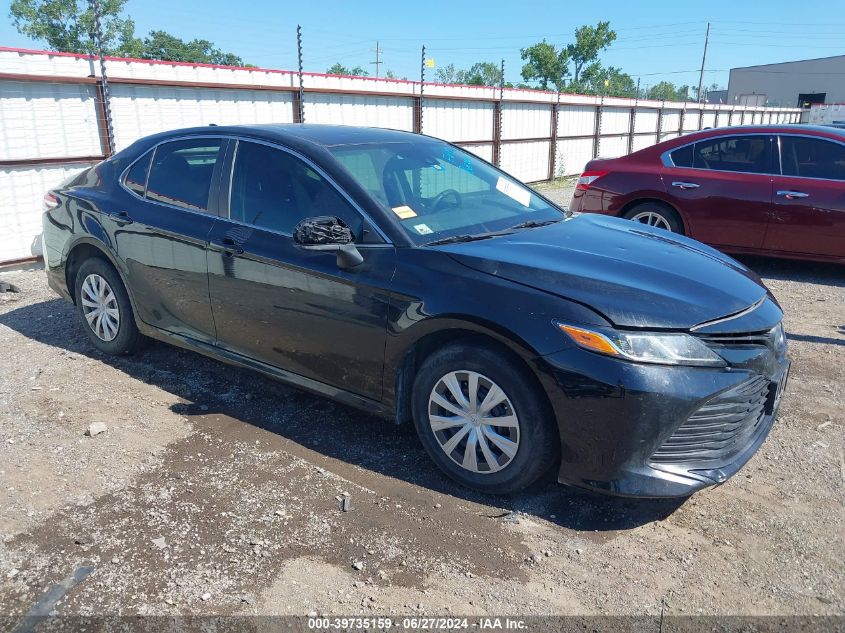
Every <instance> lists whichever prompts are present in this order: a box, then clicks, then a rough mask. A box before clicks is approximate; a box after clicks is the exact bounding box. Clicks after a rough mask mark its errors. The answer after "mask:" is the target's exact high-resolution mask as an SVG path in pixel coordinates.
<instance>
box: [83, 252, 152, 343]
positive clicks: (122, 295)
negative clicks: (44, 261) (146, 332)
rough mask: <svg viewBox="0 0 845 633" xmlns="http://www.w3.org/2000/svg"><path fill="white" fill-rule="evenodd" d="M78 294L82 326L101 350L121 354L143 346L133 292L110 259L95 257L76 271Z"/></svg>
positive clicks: (87, 260) (86, 261)
mask: <svg viewBox="0 0 845 633" xmlns="http://www.w3.org/2000/svg"><path fill="white" fill-rule="evenodd" d="M74 297H75V299H76V309H77V312H79V317H80V319H81V320H82V327H83V328H84V329H85V333H86V334H88V338H89V339H91V342H92V343H93V344H94V347H96V348H97V349H98V350H100V351H101V352H104V353H106V354H111V355H115V356H117V355H122V354H132V353H134V352H136V351H138V350H139V349H140V348H141V347H142V346H143V342H144V337H143V335H142V334H141V333H140V332H139V331H138V327H137V326H136V325H135V316H134V314H133V313H132V304H131V303H130V302H129V295H128V294H127V293H126V288H125V287H124V285H123V282H122V281H121V279H120V276H119V275H118V274H117V271H116V270H115V269H114V267H113V266H112V265H111V264H109V263H108V262H107V261H105V260H103V259H100V258H99V257H93V258H91V259H86V260H85V261H84V262H82V265H81V266H80V267H79V271H78V272H77V273H76V281H75V284H74ZM103 306H104V307H105V308H106V310H105V312H104V311H103V309H102V307H103ZM98 311H99V315H100V316H99V318H98V316H97V312H98ZM92 314H93V315H94V316H91V315H92Z"/></svg>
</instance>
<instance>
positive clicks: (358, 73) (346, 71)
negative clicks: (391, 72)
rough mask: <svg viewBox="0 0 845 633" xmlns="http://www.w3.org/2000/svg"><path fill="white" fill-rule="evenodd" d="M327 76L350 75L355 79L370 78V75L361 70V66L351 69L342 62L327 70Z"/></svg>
mask: <svg viewBox="0 0 845 633" xmlns="http://www.w3.org/2000/svg"><path fill="white" fill-rule="evenodd" d="M326 74H327V75H349V76H354V77H368V76H369V75H370V73H368V72H367V71H366V70H364V69H363V68H361V66H354V67H352V68H349V67H347V66H344V65H343V64H341V63H340V62H335V63H334V64H332V65H331V66H329V68H328V69H327V70H326Z"/></svg>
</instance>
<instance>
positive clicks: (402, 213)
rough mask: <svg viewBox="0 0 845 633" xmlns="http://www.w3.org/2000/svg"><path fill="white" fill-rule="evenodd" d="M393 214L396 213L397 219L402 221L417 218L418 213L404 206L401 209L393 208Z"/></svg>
mask: <svg viewBox="0 0 845 633" xmlns="http://www.w3.org/2000/svg"><path fill="white" fill-rule="evenodd" d="M393 213H395V214H396V217H398V218H399V219H400V220H410V219H411V218H415V217H417V212H416V211H414V210H413V209H412V208H411V207H409V206H407V205H404V204H403V205H402V206H399V207H393Z"/></svg>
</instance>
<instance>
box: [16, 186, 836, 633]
mask: <svg viewBox="0 0 845 633" xmlns="http://www.w3.org/2000/svg"><path fill="white" fill-rule="evenodd" d="M570 190H571V188H570ZM553 193H554V195H555V196H556V199H557V200H559V201H562V202H563V203H565V202H566V200H568V198H566V196H567V194H566V193H565V192H564V193H561V192H553ZM744 261H746V263H748V264H749V265H750V266H751V267H752V268H754V269H755V270H757V271H758V272H759V273H760V274H761V275H762V276H763V277H764V278H765V279H766V281H767V283H768V284H769V285H770V286H771V288H772V289H773V291H774V292H775V294H776V295H777V297H778V298H779V299H780V301H781V302H782V304H783V306H784V309H785V311H786V329H787V331H788V336H789V341H790V355H791V357H792V359H793V361H794V365H793V370H792V377H791V381H790V383H789V385H788V388H787V391H786V394H785V396H784V400H783V404H782V408H781V411H782V414H781V417H780V420H779V421H778V423H777V424H776V425H775V427H774V429H773V431H772V433H771V435H770V437H769V439H768V440H767V441H766V442H765V444H764V445H763V447H762V449H761V450H760V451H759V453H758V454H757V455H756V456H755V457H754V458H753V459H752V460H751V462H750V463H749V464H748V465H747V466H746V467H745V468H744V469H743V470H742V471H741V472H740V473H739V474H738V475H737V476H736V477H734V478H733V479H731V480H730V481H729V482H727V483H726V484H724V485H723V486H721V487H719V488H716V489H711V490H708V491H705V492H702V493H699V494H697V495H695V496H693V497H692V498H691V499H689V500H687V501H685V502H679V501H658V502H655V501H650V502H646V501H632V500H617V499H608V498H603V497H598V496H593V495H590V494H586V493H581V492H577V491H574V490H571V489H567V488H564V487H561V486H558V485H556V484H554V483H551V482H549V483H545V484H541V485H538V486H537V487H535V488H533V489H532V490H530V491H528V492H526V493H523V494H521V495H518V496H515V497H512V498H501V497H490V496H484V495H477V494H474V493H471V492H468V491H466V490H463V489H461V488H458V487H456V486H455V485H453V484H452V483H450V482H449V481H447V480H446V479H445V478H443V477H442V476H441V475H439V474H438V472H437V471H436V470H435V469H434V468H433V466H432V465H431V464H430V463H429V461H428V459H427V457H426V456H425V454H424V452H423V450H422V448H421V447H420V446H419V444H418V442H417V440H416V438H415V436H414V434H413V430H412V429H410V428H396V427H395V426H393V425H391V424H390V423H389V422H386V421H383V420H380V419H376V418H373V417H370V416H368V415H366V414H363V413H360V412H357V411H354V410H351V409H347V408H345V407H342V406H339V405H336V404H333V403H331V402H329V401H327V400H324V399H321V398H318V397H315V396H311V395H308V394H304V393H301V392H298V391H296V390H293V389H291V388H288V387H285V386H283V385H280V384H278V383H275V382H273V381H270V380H268V379H265V378H263V377H261V376H259V375H256V374H254V373H252V372H249V371H246V370H240V369H236V368H232V367H229V366H226V365H222V364H220V363H217V362H214V361H211V360H208V359H206V358H204V357H202V356H200V355H198V354H195V353H192V352H187V351H183V350H178V349H176V348H173V347H169V346H167V345H164V344H153V345H151V346H150V347H149V348H148V349H147V350H145V351H144V352H142V353H141V354H139V355H137V356H135V357H128V358H110V357H105V356H103V355H101V354H99V353H98V352H97V351H95V350H94V348H93V347H92V346H91V345H90V344H89V343H88V341H87V339H86V337H85V335H84V333H83V332H82V329H81V325H80V324H79V323H78V322H77V318H76V314H75V312H74V309H73V307H72V306H71V305H69V304H67V303H65V302H63V301H61V300H59V299H58V298H56V297H55V296H54V295H53V294H52V293H51V292H50V291H49V289H48V288H47V287H46V284H45V280H44V275H43V272H42V271H19V272H5V273H0V279H2V280H4V281H10V282H12V283H14V284H17V285H18V286H19V287H20V290H21V292H20V293H15V294H12V293H5V294H0V345H1V346H2V353H3V362H2V366H0V615H3V616H6V617H7V621H13V620H14V619H15V618H17V617H19V616H21V615H23V614H25V613H26V612H27V611H28V610H29V609H30V607H31V606H32V605H33V604H34V603H35V602H36V601H37V600H39V598H41V596H42V595H43V594H44V592H45V591H46V590H47V589H48V588H49V587H51V586H52V585H53V584H55V583H57V582H60V581H61V580H62V579H64V578H67V577H68V576H69V575H70V574H72V573H73V572H74V570H76V569H78V568H79V567H80V566H82V565H90V566H93V567H94V571H93V573H91V575H89V576H88V577H87V578H86V579H84V580H83V581H81V582H80V583H79V584H78V585H77V586H75V587H74V588H73V589H71V590H70V591H69V592H68V594H67V595H66V596H65V598H64V599H63V600H61V601H60V602H59V603H58V605H57V606H56V612H57V613H61V614H87V615H95V614H124V615H130V614H168V615H175V614H189V613H190V614H237V613H242V614H255V613H261V614H288V613H290V614H307V613H315V612H316V613H326V614H352V613H366V614H376V613H378V614H390V613H403V614H412V613H420V614H426V615H431V614H435V613H456V614H467V615H469V614H485V613H496V614H499V615H504V614H507V613H512V614H523V615H525V614H580V615H589V614H605V613H606V614H616V615H630V614H648V615H655V614H661V613H666V614H681V613H683V614H698V613H706V614H747V615H761V614H778V615H788V614H802V615H809V614H828V615H841V614H843V613H845V593H844V592H843V587H845V565H843V562H845V561H844V560H843V559H845V556H844V555H843V552H845V548H843V547H842V545H843V525H845V512H843V499H844V498H845V495H844V493H845V457H843V448H844V447H845V443H843V426H845V418H844V417H843V413H842V412H843V410H845V388H844V387H843V385H845V363H843V359H845V354H844V353H843V351H845V309H843V308H845V268H842V267H836V266H825V265H820V264H807V263H796V262H786V261H774V260H765V259H752V258H748V259H745V260H744ZM95 422H99V423H103V424H105V425H106V426H107V430H106V431H105V432H103V433H100V434H98V435H95V436H93V437H89V436H87V435H86V434H85V432H86V429H87V428H88V427H89V425H91V424H92V423H95ZM344 496H348V497H349V499H350V502H351V509H350V510H349V511H348V512H344V511H342V510H341V508H340V506H341V500H342V499H343V497H344ZM0 628H2V627H0Z"/></svg>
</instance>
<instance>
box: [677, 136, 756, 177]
mask: <svg viewBox="0 0 845 633" xmlns="http://www.w3.org/2000/svg"><path fill="white" fill-rule="evenodd" d="M693 154H694V155H693V167H695V168H697V169H714V170H718V171H737V172H745V173H756V174H770V173H772V167H771V162H772V161H771V154H772V152H771V142H770V139H769V137H768V136H764V135H751V136H727V137H725V136H722V137H718V138H714V139H710V140H707V141H698V142H697V143H696V144H695V151H694V153H693Z"/></svg>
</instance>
